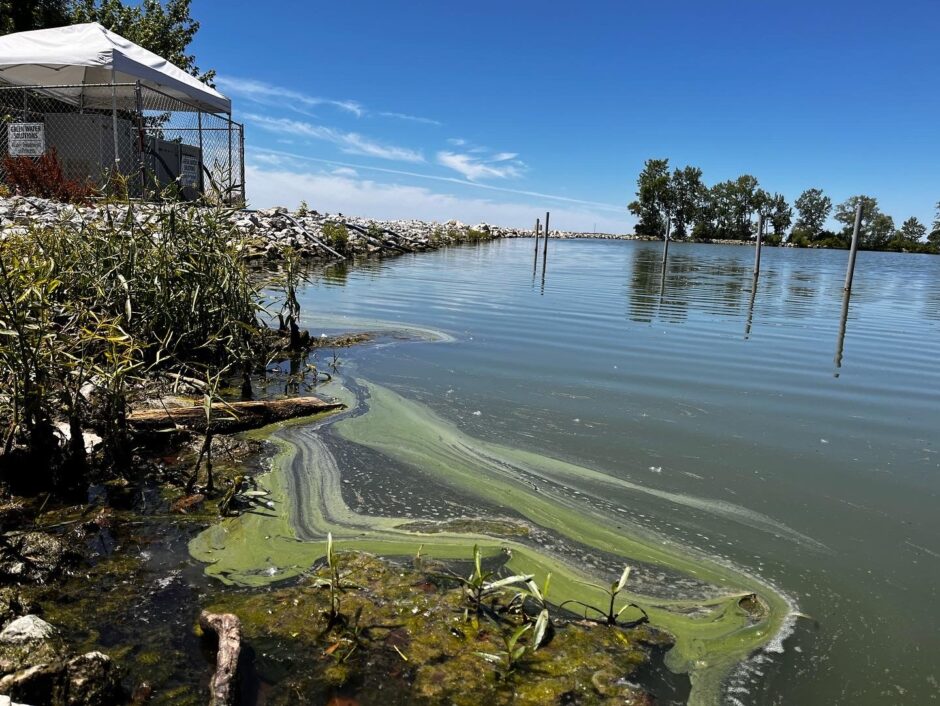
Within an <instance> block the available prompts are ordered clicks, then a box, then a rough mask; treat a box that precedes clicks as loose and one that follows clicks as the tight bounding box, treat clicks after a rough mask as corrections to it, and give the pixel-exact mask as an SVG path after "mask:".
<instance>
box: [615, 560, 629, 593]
mask: <svg viewBox="0 0 940 706" xmlns="http://www.w3.org/2000/svg"><path fill="white" fill-rule="evenodd" d="M629 578H630V567H629V566H627V567H624V570H623V573H622V574H621V575H620V580H619V581H618V582H617V583H616V584H614V585H615V586H616V588H615V589H614V593H620V592H621V591H622V590H623V587H624V586H626V585H627V579H629Z"/></svg>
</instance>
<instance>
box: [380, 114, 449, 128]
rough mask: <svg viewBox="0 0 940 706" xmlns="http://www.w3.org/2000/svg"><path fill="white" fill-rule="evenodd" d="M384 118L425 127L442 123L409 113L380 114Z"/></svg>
mask: <svg viewBox="0 0 940 706" xmlns="http://www.w3.org/2000/svg"><path fill="white" fill-rule="evenodd" d="M379 115H381V116H382V117H383V118H395V119H397V120H407V121H409V122H413V123H422V124H424V125H440V124H441V123H440V121H438V120H431V118H422V117H421V116H419V115H408V114H407V113H388V112H385V113H379Z"/></svg>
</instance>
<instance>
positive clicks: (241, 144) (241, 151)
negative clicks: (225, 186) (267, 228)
mask: <svg viewBox="0 0 940 706" xmlns="http://www.w3.org/2000/svg"><path fill="white" fill-rule="evenodd" d="M238 164H239V167H240V168H241V174H239V176H240V177H241V180H242V208H244V207H245V206H247V205H248V189H247V187H246V186H245V124H244V123H238Z"/></svg>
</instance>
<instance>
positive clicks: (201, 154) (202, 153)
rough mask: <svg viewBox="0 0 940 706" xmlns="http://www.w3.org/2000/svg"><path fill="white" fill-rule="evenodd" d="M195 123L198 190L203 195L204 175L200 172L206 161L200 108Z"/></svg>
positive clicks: (204, 186)
mask: <svg viewBox="0 0 940 706" xmlns="http://www.w3.org/2000/svg"><path fill="white" fill-rule="evenodd" d="M196 124H197V126H198V128H199V191H201V192H202V193H203V195H205V193H206V181H205V176H204V175H203V173H202V170H203V169H204V168H205V163H206V153H205V151H204V149H203V144H202V111H201V110H200V111H199V112H198V113H196Z"/></svg>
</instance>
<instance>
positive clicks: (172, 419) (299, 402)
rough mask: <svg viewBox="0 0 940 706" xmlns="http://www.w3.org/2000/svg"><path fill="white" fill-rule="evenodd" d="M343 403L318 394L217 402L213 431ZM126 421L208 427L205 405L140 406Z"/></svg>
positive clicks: (153, 427)
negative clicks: (325, 400) (326, 399)
mask: <svg viewBox="0 0 940 706" xmlns="http://www.w3.org/2000/svg"><path fill="white" fill-rule="evenodd" d="M342 407H343V405H342V404H341V403H339V402H324V401H323V400H321V399H319V398H317V397H290V398H288V399H285V400H257V401H250V402H215V403H213V405H212V431H213V433H216V434H224V433H228V432H235V431H244V430H245V429H255V428H257V427H263V426H265V425H266V424H272V423H274V422H280V421H283V420H285V419H293V418H295V417H308V416H310V415H312V414H318V413H320V412H328V411H330V410H334V409H341V408H342ZM127 423H128V425H129V426H130V427H131V429H135V430H137V431H160V430H162V429H173V428H174V427H178V426H181V427H187V428H189V429H195V430H197V431H202V432H204V431H205V430H206V409H205V407H204V406H202V405H195V406H192V407H168V408H161V409H139V410H136V411H134V412H131V413H130V414H129V415H128V416H127Z"/></svg>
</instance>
